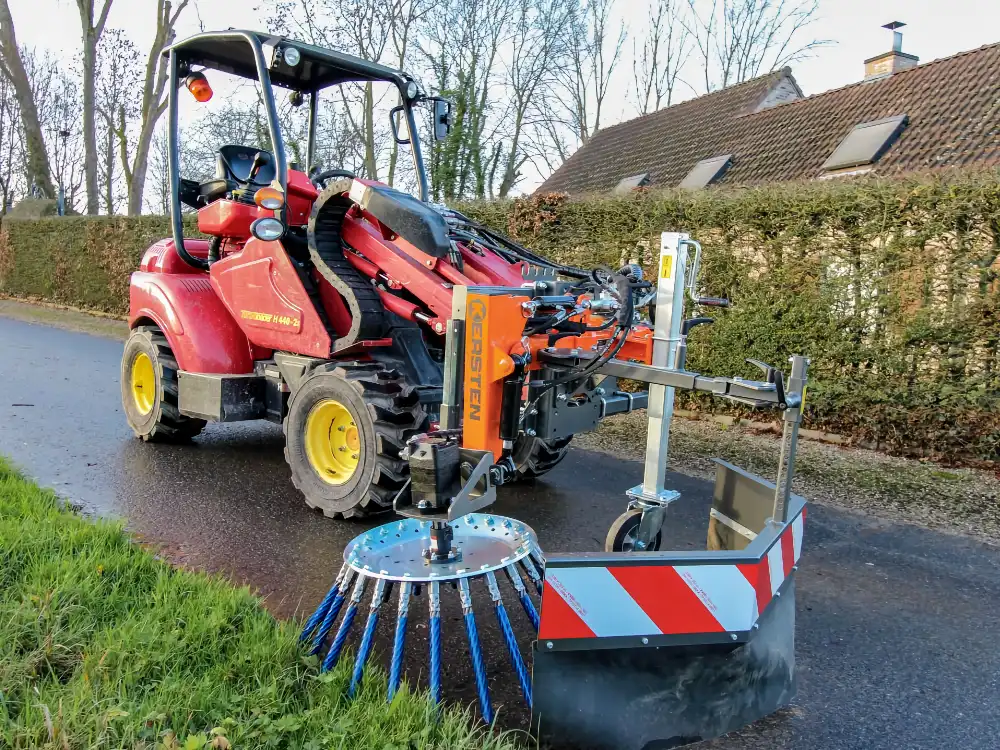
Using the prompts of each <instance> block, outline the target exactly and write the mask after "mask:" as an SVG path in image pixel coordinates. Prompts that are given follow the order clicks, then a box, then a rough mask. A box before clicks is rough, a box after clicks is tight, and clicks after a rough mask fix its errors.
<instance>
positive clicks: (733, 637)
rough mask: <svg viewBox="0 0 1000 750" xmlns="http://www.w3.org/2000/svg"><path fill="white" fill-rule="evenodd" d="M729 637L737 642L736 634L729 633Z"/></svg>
mask: <svg viewBox="0 0 1000 750" xmlns="http://www.w3.org/2000/svg"><path fill="white" fill-rule="evenodd" d="M729 637H730V638H732V639H733V640H734V641H735V640H738V636H737V635H736V633H730V634H729Z"/></svg>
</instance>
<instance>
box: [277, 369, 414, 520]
mask: <svg viewBox="0 0 1000 750" xmlns="http://www.w3.org/2000/svg"><path fill="white" fill-rule="evenodd" d="M284 429H285V459H286V460H287V461H288V465H289V467H290V468H291V470H292V482H293V483H294V484H295V486H296V487H297V488H298V489H299V491H300V492H302V494H303V495H304V496H305V500H306V504H307V505H309V507H311V508H317V509H319V510H322V511H323V514H324V515H326V516H330V517H331V518H358V517H366V516H371V515H375V514H377V513H382V512H386V511H389V510H391V509H392V501H393V499H394V498H395V497H396V494H397V493H398V492H399V490H401V489H402V488H403V485H404V484H405V483H406V477H407V473H408V469H409V467H408V465H407V463H406V462H405V461H403V460H401V459H400V458H399V452H400V451H401V450H402V449H403V448H404V446H405V445H406V441H407V439H408V438H409V437H410V436H412V435H414V434H416V433H417V432H420V431H423V430H426V429H427V414H426V412H425V411H424V409H423V407H422V406H421V405H420V403H419V399H418V394H417V392H416V391H415V390H414V389H413V386H412V385H409V384H407V383H406V382H404V381H403V379H402V378H401V377H400V376H399V374H398V373H396V372H395V371H392V370H387V369H385V368H384V367H382V366H381V365H379V364H375V363H344V364H330V365H326V366H324V367H322V368H319V369H318V370H316V371H315V372H313V373H312V374H311V375H309V377H307V378H306V379H305V381H304V382H302V383H301V385H299V387H298V388H297V389H296V391H295V393H294V394H292V398H291V400H290V401H289V403H288V415H287V416H286V417H285V423H284Z"/></svg>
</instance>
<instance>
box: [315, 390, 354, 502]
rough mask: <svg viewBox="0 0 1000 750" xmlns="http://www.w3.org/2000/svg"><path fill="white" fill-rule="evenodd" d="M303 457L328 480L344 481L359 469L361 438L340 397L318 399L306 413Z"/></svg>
mask: <svg viewBox="0 0 1000 750" xmlns="http://www.w3.org/2000/svg"><path fill="white" fill-rule="evenodd" d="M305 444H306V457H307V458H308V459H309V463H310V464H311V465H312V467H313V470H314V471H315V472H316V473H317V474H319V476H320V478H321V479H322V480H323V481H324V482H326V483H327V484H334V485H339V484H344V483H345V482H347V481H348V480H349V479H350V478H351V477H352V476H354V472H355V471H357V469H358V463H359V461H360V459H361V438H360V436H359V435H358V426H357V425H356V424H355V423H354V417H352V416H351V412H349V411H348V410H347V407H346V406H344V405H343V404H342V403H340V402H339V401H335V400H333V399H332V398H328V399H324V400H323V401H318V402H317V403H316V405H315V406H313V408H312V409H311V410H310V411H309V416H308V417H306V433H305Z"/></svg>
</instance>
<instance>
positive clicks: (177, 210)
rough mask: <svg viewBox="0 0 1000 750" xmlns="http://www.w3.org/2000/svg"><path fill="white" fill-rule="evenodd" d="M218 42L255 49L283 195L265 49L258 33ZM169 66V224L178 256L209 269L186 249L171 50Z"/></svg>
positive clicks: (283, 168)
mask: <svg viewBox="0 0 1000 750" xmlns="http://www.w3.org/2000/svg"><path fill="white" fill-rule="evenodd" d="M213 36H216V37H217V38H219V39H233V40H236V41H245V42H246V43H247V44H249V45H250V48H251V49H252V50H253V57H254V62H255V63H256V65H257V78H258V80H259V81H260V88H261V94H262V97H261V98H262V99H263V100H264V111H265V112H266V113H267V129H268V132H269V134H270V136H271V148H272V149H273V150H274V159H275V170H276V171H277V179H278V184H279V185H280V186H281V192H282V193H285V192H287V190H288V163H287V160H286V157H285V142H284V140H283V139H282V137H281V124H280V123H279V121H278V110H277V108H276V107H275V106H274V89H273V88H272V87H271V76H270V73H269V72H268V69H267V63H266V61H265V60H264V50H263V48H262V47H261V44H260V40H259V39H258V38H257V36H256V35H255V34H250V33H247V32H245V31H223V32H219V33H217V34H213ZM169 55H170V56H169V63H168V64H169V67H170V92H169V94H168V99H169V102H168V108H169V114H168V116H167V131H168V136H167V137H168V140H169V143H168V148H169V152H168V165H169V166H168V172H169V173H170V225H171V229H172V230H173V231H172V233H173V236H174V246H175V247H176V248H177V254H178V255H180V256H181V259H182V260H183V261H184V262H185V263H187V264H188V265H191V266H194V267H195V268H208V261H205V260H202V259H201V258H195V257H194V256H193V255H191V254H190V253H189V252H188V251H187V249H186V248H185V247H184V221H183V219H182V217H181V205H180V189H181V172H180V163H179V157H180V129H179V115H178V101H177V92H178V89H179V88H180V80H179V79H180V76H179V73H178V69H177V67H178V66H177V62H178V61H177V51H176V49H174V48H171V50H170V53H169ZM275 213H276V214H277V218H279V219H280V218H281V212H280V211H278V212H275Z"/></svg>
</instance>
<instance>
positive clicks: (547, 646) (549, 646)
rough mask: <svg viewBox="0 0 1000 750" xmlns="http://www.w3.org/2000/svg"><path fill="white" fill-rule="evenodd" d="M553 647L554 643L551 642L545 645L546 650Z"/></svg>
mask: <svg viewBox="0 0 1000 750" xmlns="http://www.w3.org/2000/svg"><path fill="white" fill-rule="evenodd" d="M552 645H553V644H552V641H549V642H548V643H546V644H545V648H552Z"/></svg>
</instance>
